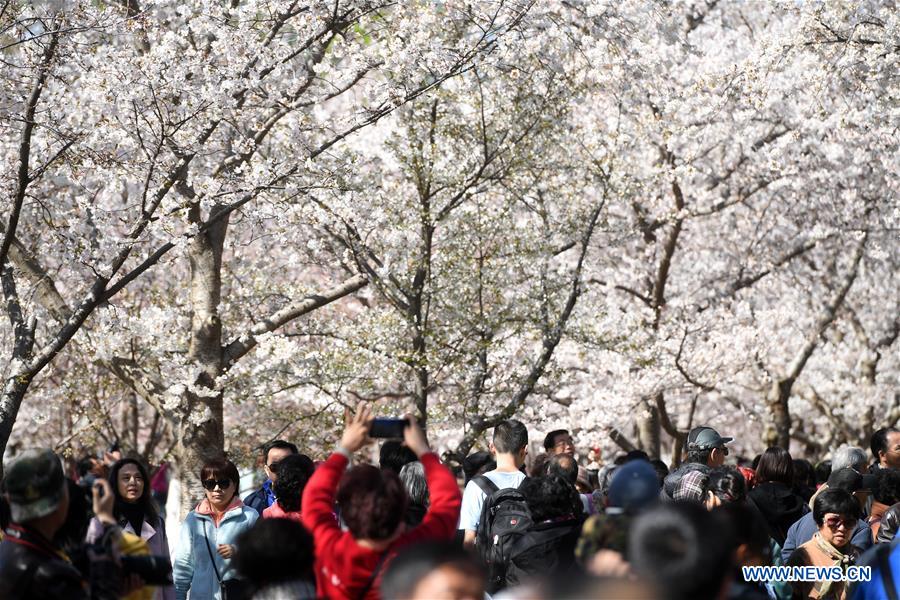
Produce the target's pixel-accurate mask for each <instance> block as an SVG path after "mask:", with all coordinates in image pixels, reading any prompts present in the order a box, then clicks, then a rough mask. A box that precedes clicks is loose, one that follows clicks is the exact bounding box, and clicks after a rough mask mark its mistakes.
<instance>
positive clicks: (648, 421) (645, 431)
mask: <svg viewBox="0 0 900 600" xmlns="http://www.w3.org/2000/svg"><path fill="white" fill-rule="evenodd" d="M642 404H643V407H642V410H641V414H640V417H639V418H638V423H637V428H638V431H637V433H638V445H639V446H640V447H641V450H643V451H644V452H646V453H647V454H648V455H649V456H650V458H659V448H660V429H659V427H660V426H659V411H658V410H657V408H656V407H655V406H653V405H652V404H650V402H649V401H648V400H647V399H644V400H643V401H642Z"/></svg>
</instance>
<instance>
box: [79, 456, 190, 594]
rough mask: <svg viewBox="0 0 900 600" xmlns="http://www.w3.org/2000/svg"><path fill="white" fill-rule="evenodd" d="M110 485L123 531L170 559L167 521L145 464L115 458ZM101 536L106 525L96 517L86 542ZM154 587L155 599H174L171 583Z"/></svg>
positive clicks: (115, 511)
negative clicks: (154, 495)
mask: <svg viewBox="0 0 900 600" xmlns="http://www.w3.org/2000/svg"><path fill="white" fill-rule="evenodd" d="M109 486H110V487H111V488H112V492H113V495H114V496H115V503H114V504H113V516H114V517H115V518H116V520H117V521H118V522H119V525H120V526H121V527H122V530H123V531H125V532H127V533H133V534H134V535H136V536H138V537H140V538H141V539H143V540H144V541H146V542H147V547H148V550H149V551H150V554H151V555H152V556H162V557H163V558H165V560H166V562H171V560H170V558H169V540H168V538H167V537H166V524H165V521H163V518H162V517H161V516H160V514H159V511H158V510H157V508H156V504H155V503H154V501H153V499H152V498H151V496H150V479H149V477H148V476H147V469H146V468H144V465H143V464H141V463H140V462H139V461H137V460H135V459H133V458H123V459H121V460H118V461H116V462H115V463H114V464H113V466H112V467H111V468H110V470H109ZM102 535H103V524H102V523H101V522H100V520H99V519H97V517H94V518H93V519H91V523H90V526H89V527H88V532H87V542H88V543H89V544H93V543H95V542H97V541H98V540H99V539H100V537H101V536H102ZM154 589H155V592H154V596H153V597H154V598H156V600H172V599H173V598H175V590H174V589H173V588H172V586H170V585H169V586H164V587H157V588H154Z"/></svg>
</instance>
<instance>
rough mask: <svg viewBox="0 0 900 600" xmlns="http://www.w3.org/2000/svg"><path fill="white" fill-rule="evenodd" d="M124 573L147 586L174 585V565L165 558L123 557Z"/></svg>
mask: <svg viewBox="0 0 900 600" xmlns="http://www.w3.org/2000/svg"><path fill="white" fill-rule="evenodd" d="M122 571H123V572H124V573H125V575H137V576H139V577H140V578H141V579H142V580H144V583H145V584H147V585H172V565H171V564H170V563H169V561H168V560H166V558H165V557H164V556H127V555H126V556H122Z"/></svg>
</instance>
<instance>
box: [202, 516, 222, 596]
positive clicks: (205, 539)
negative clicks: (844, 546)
mask: <svg viewBox="0 0 900 600" xmlns="http://www.w3.org/2000/svg"><path fill="white" fill-rule="evenodd" d="M201 521H203V541H204V542H206V551H207V552H209V560H210V562H211V563H212V568H213V571H214V572H215V574H216V581H218V582H219V587H221V586H222V576H221V575H219V568H218V567H216V557H215V556H213V551H212V546H210V545H209V538H208V537H207V536H206V519H201Z"/></svg>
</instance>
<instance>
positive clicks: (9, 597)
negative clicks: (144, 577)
mask: <svg viewBox="0 0 900 600" xmlns="http://www.w3.org/2000/svg"><path fill="white" fill-rule="evenodd" d="M101 558H103V557H101ZM91 572H92V575H94V576H95V577H93V579H94V580H95V583H96V585H94V586H90V585H89V583H88V579H86V578H85V577H84V576H83V575H82V573H81V572H79V571H78V569H76V568H75V567H74V566H73V565H72V563H71V562H69V561H68V560H66V559H65V558H64V557H63V555H62V554H61V553H60V551H59V550H58V549H57V547H56V546H55V545H54V544H53V543H52V542H50V541H48V540H47V539H46V538H44V537H43V536H42V535H41V534H39V533H38V532H36V531H34V530H31V529H28V528H26V527H24V526H21V525H17V524H15V523H13V524H12V525H10V526H9V528H8V529H7V530H6V535H5V537H4V538H3V541H2V542H0V598H3V599H4V600H44V599H46V598H65V599H66V600H68V599H70V598H71V599H72V600H88V599H94V600H97V599H107V598H109V599H112V598H118V596H119V594H118V591H119V590H120V589H121V584H122V573H121V570H120V569H119V568H118V567H116V566H115V564H114V563H113V561H112V560H111V559H107V560H100V561H97V562H93V563H92V564H91Z"/></svg>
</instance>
